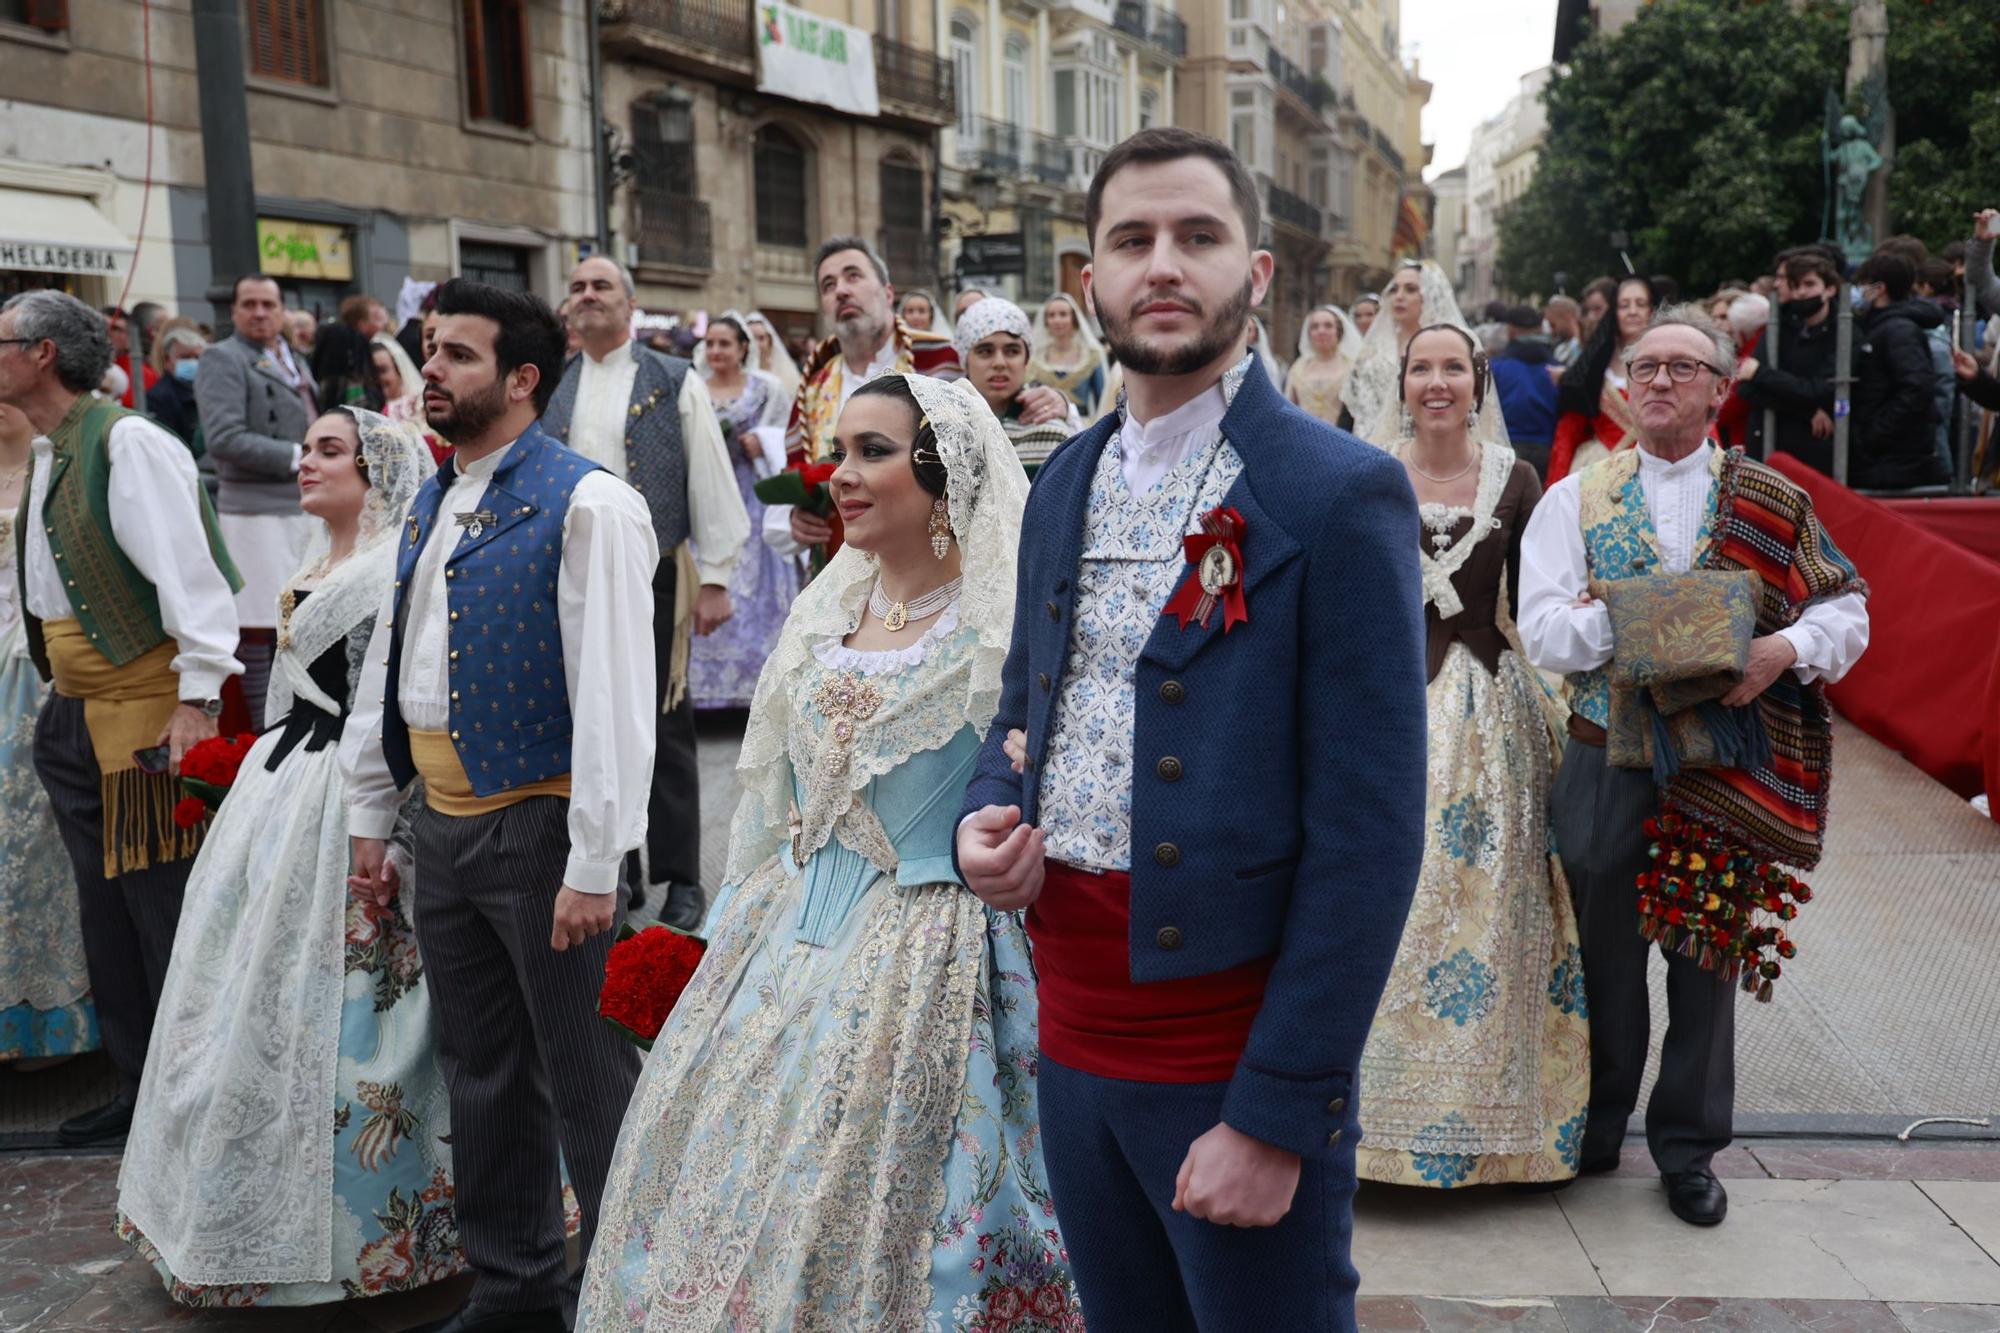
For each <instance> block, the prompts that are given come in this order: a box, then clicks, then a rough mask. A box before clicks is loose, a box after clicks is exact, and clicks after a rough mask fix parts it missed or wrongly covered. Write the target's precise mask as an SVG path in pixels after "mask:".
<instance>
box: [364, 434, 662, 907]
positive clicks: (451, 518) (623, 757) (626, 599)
mask: <svg viewBox="0 0 2000 1333" xmlns="http://www.w3.org/2000/svg"><path fill="white" fill-rule="evenodd" d="M511 447H512V446H511V445H510V446H509V448H511ZM505 454H506V450H504V449H503V450H499V451H497V452H495V453H492V454H489V455H487V456H486V457H485V458H482V459H480V460H478V461H477V462H473V463H469V464H465V465H464V466H463V467H462V468H461V470H460V471H459V473H458V475H457V476H456V477H455V478H454V479H453V482H452V488H451V490H450V492H449V493H448V494H447V495H446V496H445V500H444V506H443V510H442V511H441V513H440V517H439V523H438V525H437V527H436V528H434V529H433V530H432V540H431V541H429V542H428V543H426V545H425V548H424V552H423V554H422V556H420V557H419V558H418V561H417V569H416V574H415V576H414V578H413V580H412V583H411V588H410V602H409V607H408V610H407V613H406V620H405V625H404V631H403V633H404V639H403V665H402V678H401V680H400V681H399V682H398V688H397V697H398V704H399V706H400V707H401V709H402V714H403V721H404V722H405V723H406V724H408V725H409V726H410V727H413V728H415V729H417V730H423V731H442V730H445V729H446V727H447V726H448V725H449V716H450V713H449V707H450V705H449V701H450V697H451V689H450V685H449V684H448V680H449V675H448V665H447V660H446V655H447V653H448V652H449V645H450V632H449V631H450V627H449V625H448V623H447V621H446V605H445V600H446V599H445V558H446V556H447V555H448V554H449V553H450V551H451V549H452V547H453V546H455V545H456V540H457V534H458V524H457V521H456V518H455V516H456V515H458V514H462V513H470V512H471V511H473V510H475V509H477V508H479V502H480V500H481V499H482V498H483V497H484V496H485V494H486V483H487V478H489V477H490V476H492V474H493V470H494V469H495V468H496V467H498V466H499V463H500V460H501V459H502V458H503V457H504V456H505ZM440 534H442V535H444V536H445V537H446V538H447V539H446V540H444V541H439V540H437V538H438V536H439V535H440ZM659 558H660V550H659V543H658V542H657V541H656V540H655V538H654V536H653V520H652V516H651V514H649V513H648V512H647V509H646V502H645V501H644V500H643V499H642V498H640V496H639V493H638V492H637V491H635V490H633V489H632V488H631V487H630V486H628V485H626V484H625V483H624V482H622V481H620V480H619V479H618V478H616V477H615V476H612V475H611V474H610V473H608V472H593V473H590V474H589V475H588V476H586V477H584V479H583V480H582V481H580V482H578V483H577V485H576V489H575V490H574V491H573V492H571V494H570V504H569V512H568V514H567V515H565V517H564V519H563V548H562V567H561V569H560V570H559V572H558V573H557V576H556V618H557V621H558V623H559V624H560V626H561V628H562V644H563V669H564V675H565V676H566V678H567V685H568V690H569V707H570V716H571V719H572V724H573V726H574V736H573V738H572V740H571V743H570V802H569V863H568V865H567V867H566V868H565V869H564V871H563V883H564V884H565V885H567V886H568V887H570V888H572V889H575V890H576V891H577V892H579V893H610V892H612V891H613V890H615V889H616V888H617V887H618V872H619V866H620V863H621V862H622V861H623V860H624V857H625V854H626V853H627V852H629V851H631V850H632V849H633V848H634V847H637V846H638V845H639V844H640V843H641V842H643V841H644V840H645V837H646V798H647V794H648V793H649V791H650V790H651V788H652V780H653V745H654V737H655V733H656V730H657V727H656V724H657V723H658V720H659V719H658V716H657V708H658V700H659V695H658V693H657V688H656V682H655V674H656V673H655V663H654V649H653V570H654V567H655V566H656V565H657V564H658V563H659ZM394 599H395V590H394V589H391V590H390V594H389V601H388V603H387V604H386V605H385V606H384V607H383V610H382V614H381V616H380V617H378V619H377V621H376V626H375V633H374V635H373V637H372V639H371V641H370V643H369V646H368V661H367V665H366V667H365V668H364V669H363V673H362V678H361V682H360V686H359V688H358V689H357V690H356V691H355V706H354V711H353V713H352V714H351V715H350V716H349V718H348V720H347V725H346V728H345V732H344V734H343V737H342V740H341V766H342V769H343V770H344V771H345V773H346V774H347V780H348V784H349V792H348V802H349V806H348V832H349V833H351V834H352V835H353V836H355V837H357V838H386V837H388V836H389V833H390V831H391V830H392V829H393V828H394V827H395V823H396V811H397V807H398V806H399V805H400V804H401V802H402V793H401V792H400V791H399V790H398V789H397V787H396V783H395V779H393V778H392V777H391V776H390V775H389V766H388V762H387V760H386V759H385V758H384V757H383V753H382V720H383V719H382V701H383V698H384V696H385V694H386V693H387V692H386V690H385V689H384V685H385V683H386V675H387V662H388V657H389V627H388V622H389V617H390V615H391V614H392V613H393V610H394V606H395V601H394Z"/></svg>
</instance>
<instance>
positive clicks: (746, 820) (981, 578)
mask: <svg viewBox="0 0 2000 1333" xmlns="http://www.w3.org/2000/svg"><path fill="white" fill-rule="evenodd" d="M981 304H982V305H983V304H985V303H984V302H981ZM890 373H891V374H899V372H893V371H892V372H890ZM883 378H887V377H886V376H884V377H883ZM900 378H901V379H902V380H903V382H904V383H905V384H907V385H908V386H909V389H910V393H911V395H912V396H913V397H914V398H915V399H916V401H917V406H918V407H919V408H920V409H921V410H922V412H923V415H924V419H925V420H926V421H928V422H929V424H930V427H931V430H932V432H933V433H934V434H935V435H936V437H937V451H938V457H939V458H940V460H941V461H942V462H943V463H944V469H945V501H946V504H947V506H948V508H949V514H950V523H951V530H952V535H953V536H955V537H956V538H957V539H958V546H959V563H960V567H961V569H962V571H963V577H964V582H963V583H962V584H961V585H960V587H959V591H958V600H957V602H956V603H955V606H956V608H957V616H958V624H959V633H960V635H961V636H962V635H963V634H964V631H965V630H967V629H970V630H972V631H973V634H972V636H971V639H970V642H969V644H967V646H965V647H961V648H959V649H957V650H955V651H951V652H947V653H945V654H942V655H939V656H937V657H935V658H933V659H929V660H926V661H925V662H924V664H923V666H922V668H921V669H922V670H924V671H926V672H929V673H931V675H932V677H933V678H932V679H929V680H927V681H926V682H925V683H924V685H923V686H922V687H921V688H919V689H916V690H913V691H908V692H905V693H903V694H901V695H899V697H898V700H897V703H896V705H895V711H894V714H893V715H888V714H877V715H876V716H875V717H873V718H871V719H870V721H869V728H870V733H871V735H870V737H869V742H870V743H868V744H866V745H864V744H861V743H857V744H856V746H855V748H854V752H853V753H852V755H851V756H850V757H848V758H847V759H846V760H845V761H844V762H845V767H844V769H843V771H842V772H841V774H840V776H839V783H840V787H841V789H840V790H818V789H816V787H817V785H818V784H816V782H815V781H814V779H813V777H809V776H808V775H804V774H802V775H800V776H801V778H803V779H805V786H806V787H807V793H806V801H805V808H804V809H803V810H801V811H800V812H799V815H798V819H799V825H798V830H797V831H798V838H799V846H800V847H801V848H802V849H803V853H804V854H805V855H808V856H809V855H811V853H812V852H814V851H817V850H818V849H819V848H820V847H821V846H824V845H825V842H826V839H827V838H828V837H829V836H831V833H832V828H833V825H834V824H836V823H838V822H839V819H840V817H841V816H842V815H843V814H845V813H846V811H847V810H848V808H849V806H850V805H852V803H853V794H854V793H857V792H859V791H861V790H862V789H863V788H864V787H866V786H867V785H868V784H869V783H870V782H871V781H873V780H874V779H876V778H878V777H880V776H881V775H882V774H884V773H887V772H890V771H891V770H893V769H894V768H896V767H897V766H898V765H900V764H901V763H903V762H904V761H905V760H907V759H908V758H909V757H910V756H911V755H913V754H919V753H922V752H925V751H928V750H936V749H940V748H942V747H943V746H945V745H946V744H948V743H949V742H950V741H951V740H952V738H953V737H954V736H956V735H957V734H958V733H959V732H960V731H961V730H963V729H964V728H965V727H967V726H971V727H974V728H977V729H978V730H979V731H980V732H982V733H983V732H984V731H985V729H986V727H987V726H988V725H989V724H991V722H992V721H993V715H994V713H995V712H997V711H998V710H999V707H1000V668H1001V665H1002V664H1003V663H1004V662H1005V661H1006V660H1007V646H1008V642H1009V640H1010V639H1011V638H1012V636H1013V631H1014V570H1015V556H1016V555H1017V553H1018V548H1019V546H1020V542H1021V511H1022V510H1023V508H1025V507H1026V505H1027V502H1028V476H1027V474H1026V473H1025V472H1023V471H1022V470H1021V462H1020V459H1019V458H1017V457H1016V456H1015V453H1014V446H1013V445H1012V444H1011V443H1009V442H1008V439H1007V434H1006V432H1005V431H1003V430H1002V429H1001V428H1000V421H999V419H998V418H997V417H995V416H994V415H993V410H992V409H991V408H990V407H988V406H987V405H986V400H985V399H984V398H981V397H980V396H979V392H978V390H976V389H974V388H973V387H972V386H971V385H970V384H967V383H966V382H965V381H963V380H957V381H953V382H950V383H947V382H946V381H943V380H938V379H932V378H930V377H929V376H925V375H901V376H900ZM877 573H878V569H877V566H876V564H875V562H874V561H873V560H872V559H870V558H869V556H868V554H867V553H866V552H864V551H862V550H860V549H859V548H858V547H854V546H843V547H841V549H840V551H839V552H838V553H837V554H836V555H835V556H834V557H833V559H832V560H831V561H829V562H828V563H827V566H826V568H825V569H824V570H822V571H821V572H820V574H819V576H818V577H817V578H815V579H814V580H813V581H812V582H811V583H809V584H807V585H806V588H805V591H804V592H801V593H800V594H799V596H798V599H797V600H796V601H794V602H793V603H792V611H791V615H790V616H789V617H787V619H786V620H785V627H784V629H783V631H782V632H781V633H780V634H779V635H778V643H777V646H776V647H775V648H773V649H772V650H771V655H770V657H769V658H768V659H766V661H765V663H764V671H763V674H762V675H760V676H759V677H758V679H757V693H756V697H755V698H754V699H753V700H752V701H751V704H750V720H749V724H748V726H747V727H746V728H745V730H744V735H743V748H742V752H741V755H740V757H739V758H738V760H737V763H736V771H737V774H738V776H739V778H740V779H741V782H742V787H743V798H742V800H741V801H740V802H738V804H737V807H736V815H735V818H734V820H733V821H732V822H731V824H730V830H729V864H728V867H727V868H726V869H725V871H724V872H723V882H724V883H725V884H731V885H736V884H741V883H742V882H743V881H744V880H745V879H746V878H747V877H748V876H749V875H750V874H751V873H752V872H753V871H755V870H756V869H757V868H758V867H760V866H762V865H763V864H764V863H765V862H766V861H768V860H770V858H771V857H772V856H773V855H775V854H776V853H777V851H778V849H779V848H780V847H781V846H783V845H784V843H785V840H786V837H787V833H788V831H789V830H790V827H791V807H792V797H793V788H792V777H793V775H792V766H791V756H790V749H789V746H788V743H787V737H788V736H789V734H790V728H791V709H792V701H793V699H794V698H795V697H796V695H797V691H798V686H799V684H800V679H801V675H802V673H803V672H804V671H805V670H806V669H807V668H808V667H809V665H810V664H811V662H812V661H813V660H814V658H813V645H814V644H815V643H817V642H819V641H821V640H824V639H826V638H827V637H829V636H833V637H835V638H844V637H845V636H847V635H848V634H851V633H853V632H854V629H855V627H856V626H858V625H859V624H860V623H861V615H862V612H863V610H864V609H865V608H866V606H867V603H868V594H869V592H870V591H871V590H872V589H873V588H874V586H875V579H876V576H877ZM814 776H817V775H814Z"/></svg>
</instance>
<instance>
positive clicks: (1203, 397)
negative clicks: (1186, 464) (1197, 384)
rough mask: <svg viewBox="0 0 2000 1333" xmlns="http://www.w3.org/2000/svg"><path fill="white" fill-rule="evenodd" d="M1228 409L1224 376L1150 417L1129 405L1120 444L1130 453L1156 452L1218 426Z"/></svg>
mask: <svg viewBox="0 0 2000 1333" xmlns="http://www.w3.org/2000/svg"><path fill="white" fill-rule="evenodd" d="M1228 412H1229V399H1228V397H1227V396H1226V395H1225V394H1224V393H1223V391H1222V381H1221V380H1217V381H1216V382H1215V383H1214V384H1211V385H1209V386H1208V388H1207V389H1205V390H1203V391H1202V392H1201V393H1198V394H1196V395H1195V396H1194V397H1192V398H1190V399H1188V401H1186V402H1185V403H1182V404H1181V405H1180V406H1179V407H1177V408H1175V409H1174V410H1173V411H1171V412H1169V413H1167V414H1166V415H1165V416H1161V417H1155V418H1153V420H1151V421H1144V422H1142V421H1140V420H1139V419H1138V418H1137V417H1135V416H1133V415H1132V414H1131V411H1130V409H1129V408H1128V409H1127V411H1126V413H1125V421H1124V424H1123V425H1122V426H1120V428H1119V431H1118V447H1119V448H1120V449H1122V450H1123V451H1124V452H1125V453H1126V455H1127V456H1139V455H1143V454H1150V453H1157V452H1158V451H1159V450H1161V449H1164V448H1167V447H1168V446H1170V445H1172V444H1175V443H1178V442H1179V441H1181V440H1184V439H1186V438H1187V437H1188V436H1190V435H1193V434H1196V433H1197V432H1201V431H1208V430H1213V429H1217V428H1219V427H1220V426H1221V425H1222V418H1223V417H1224V416H1225V415H1227V414H1228Z"/></svg>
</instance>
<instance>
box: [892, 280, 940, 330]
mask: <svg viewBox="0 0 2000 1333" xmlns="http://www.w3.org/2000/svg"><path fill="white" fill-rule="evenodd" d="M913 296H921V297H923V298H924V299H925V300H926V301H929V302H930V303H931V327H930V331H931V332H932V333H936V334H942V335H943V336H944V337H947V338H950V337H952V336H953V334H952V331H951V312H950V311H949V310H946V309H945V308H944V306H943V304H941V303H940V302H939V301H938V299H937V293H936V292H933V291H932V290H931V289H930V288H928V287H912V288H910V289H909V290H908V291H906V292H904V293H903V294H902V295H901V296H898V297H897V298H896V318H897V319H899V320H900V319H902V317H903V306H904V305H905V304H907V303H908V302H909V299H910V298H911V297H913Z"/></svg>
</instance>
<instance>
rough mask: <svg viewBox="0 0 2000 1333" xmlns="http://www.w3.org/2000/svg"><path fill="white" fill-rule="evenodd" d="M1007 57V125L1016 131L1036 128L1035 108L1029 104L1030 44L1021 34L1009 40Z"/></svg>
mask: <svg viewBox="0 0 2000 1333" xmlns="http://www.w3.org/2000/svg"><path fill="white" fill-rule="evenodd" d="M1006 57H1007V59H1006V69H1007V86H1006V90H1005V102H1006V107H1005V111H1006V116H1007V123H1008V124H1009V125H1012V126H1014V127H1015V128H1016V129H1020V130H1025V129H1031V128H1033V126H1034V120H1035V108H1034V107H1032V106H1030V105H1029V103H1028V44H1027V42H1025V41H1024V40H1022V38H1021V35H1020V34H1019V33H1015V34H1013V35H1012V36H1010V37H1008V38H1007V51H1006Z"/></svg>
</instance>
